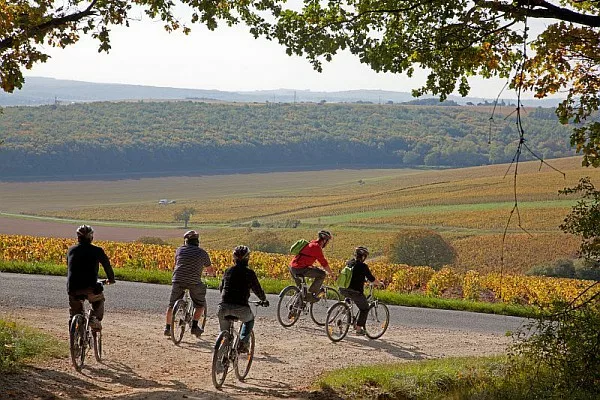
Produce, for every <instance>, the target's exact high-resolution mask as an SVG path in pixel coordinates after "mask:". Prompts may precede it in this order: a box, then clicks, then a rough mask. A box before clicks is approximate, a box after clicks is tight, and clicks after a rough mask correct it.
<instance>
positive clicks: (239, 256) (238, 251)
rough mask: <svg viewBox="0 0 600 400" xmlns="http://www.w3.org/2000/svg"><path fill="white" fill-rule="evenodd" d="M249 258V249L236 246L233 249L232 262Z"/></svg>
mask: <svg viewBox="0 0 600 400" xmlns="http://www.w3.org/2000/svg"><path fill="white" fill-rule="evenodd" d="M248 258H250V249H249V248H248V246H237V247H236V248H235V249H233V259H234V260H246V259H248Z"/></svg>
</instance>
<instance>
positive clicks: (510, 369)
mask: <svg viewBox="0 0 600 400" xmlns="http://www.w3.org/2000/svg"><path fill="white" fill-rule="evenodd" d="M313 386H314V387H315V388H316V389H317V390H316V391H315V392H313V393H312V394H311V398H312V399H314V400H318V399H323V400H330V399H348V398H352V399H377V400H380V399H389V400H392V399H394V400H396V399H397V400H449V399H455V400H458V399H462V400H482V399H485V400H506V399H511V400H531V399H545V400H563V399H569V400H592V399H598V398H599V397H598V390H597V389H596V388H591V387H588V388H583V387H578V386H576V385H573V386H570V387H561V386H560V385H557V382H556V371H553V370H552V369H551V368H548V366H540V365H539V364H537V363H535V362H534V361H533V360H529V359H528V358H527V357H513V358H509V357H508V356H488V357H454V358H443V359H436V360H426V361H417V362H403V363H394V364H385V365H370V366H367V365H363V366H357V367H348V368H342V369H338V370H335V371H330V372H326V373H325V374H323V375H321V376H320V377H319V378H318V379H317V380H316V381H315V382H314V384H313Z"/></svg>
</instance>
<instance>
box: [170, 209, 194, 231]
mask: <svg viewBox="0 0 600 400" xmlns="http://www.w3.org/2000/svg"><path fill="white" fill-rule="evenodd" d="M195 213H196V209H195V208H192V207H184V208H183V209H181V210H179V211H175V213H174V214H173V218H175V221H181V222H183V223H184V228H187V227H188V223H189V222H190V218H191V217H192V215H194V214H195Z"/></svg>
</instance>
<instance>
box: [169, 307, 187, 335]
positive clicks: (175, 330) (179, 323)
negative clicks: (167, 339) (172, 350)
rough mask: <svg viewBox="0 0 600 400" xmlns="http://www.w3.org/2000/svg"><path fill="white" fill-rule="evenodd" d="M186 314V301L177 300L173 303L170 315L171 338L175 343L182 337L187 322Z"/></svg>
mask: <svg viewBox="0 0 600 400" xmlns="http://www.w3.org/2000/svg"><path fill="white" fill-rule="evenodd" d="M186 316H187V304H186V302H185V301H184V300H177V301H176V302H175V304H174V305H173V314H172V315H171V339H172V340H173V343H175V344H179V343H180V342H181V339H182V338H183V333H184V332H185V326H186V324H187V320H186Z"/></svg>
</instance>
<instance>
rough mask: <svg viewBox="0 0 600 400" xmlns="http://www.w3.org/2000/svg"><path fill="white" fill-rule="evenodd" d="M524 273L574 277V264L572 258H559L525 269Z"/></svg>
mask: <svg viewBox="0 0 600 400" xmlns="http://www.w3.org/2000/svg"><path fill="white" fill-rule="evenodd" d="M526 275H535V276H550V277H554V278H575V266H574V265H573V260H568V259H560V260H555V261H552V262H551V263H550V264H543V265H538V266H535V267H533V268H531V269H530V270H529V271H527V272H526Z"/></svg>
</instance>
